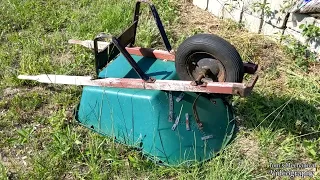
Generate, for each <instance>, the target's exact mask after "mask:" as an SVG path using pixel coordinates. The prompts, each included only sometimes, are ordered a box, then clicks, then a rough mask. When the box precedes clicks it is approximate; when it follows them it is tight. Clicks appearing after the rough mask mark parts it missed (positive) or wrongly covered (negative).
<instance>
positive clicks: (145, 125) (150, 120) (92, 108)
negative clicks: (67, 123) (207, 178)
mask: <svg viewBox="0 0 320 180" xmlns="http://www.w3.org/2000/svg"><path fill="white" fill-rule="evenodd" d="M132 57H133V58H134V59H135V61H136V62H137V63H138V65H139V66H140V67H141V69H142V70H143V71H144V72H145V73H146V74H147V75H149V76H151V77H154V78H156V79H168V80H173V79H178V77H177V74H176V71H175V65H174V62H170V61H162V60H159V59H153V58H146V57H141V56H135V55H133V56H132ZM99 77H100V78H106V77H114V78H139V77H138V76H137V74H136V73H135V72H134V70H133V69H132V68H131V66H130V65H129V63H128V62H127V61H126V60H125V58H124V57H123V56H122V55H120V56H118V57H117V58H116V59H115V60H114V61H113V62H111V63H110V64H109V65H108V66H107V67H106V68H105V69H104V70H103V71H101V72H100V74H99ZM180 93H181V92H173V97H174V98H173V100H174V115H175V116H174V120H173V122H169V120H168V119H169V118H168V117H169V98H168V92H164V91H158V90H141V89H125V88H105V87H89V86H86V87H84V88H83V92H82V97H81V101H80V104H79V106H78V110H77V113H76V119H77V120H78V121H79V122H80V123H81V124H82V125H84V126H86V127H88V128H90V129H92V130H94V131H96V132H98V133H100V134H103V135H106V136H108V137H112V138H116V140H117V141H118V142H120V143H124V144H126V145H129V146H134V147H138V148H141V150H142V152H143V153H144V154H146V155H148V156H149V157H153V159H156V160H158V161H161V162H163V163H164V164H167V165H178V164H181V163H183V162H191V161H203V160H207V159H210V158H212V157H214V156H215V154H216V153H217V152H218V151H219V150H221V149H222V148H223V147H224V146H225V145H226V144H227V143H228V142H229V141H230V139H231V137H232V135H233V132H234V129H235V123H234V120H233V119H234V118H233V113H232V110H231V108H230V107H229V106H228V105H227V104H226V103H225V102H223V101H222V100H221V99H215V103H213V102H211V101H210V100H208V99H207V98H204V97H202V96H201V97H200V98H199V99H198V101H197V110H198V114H199V118H200V120H201V122H202V123H203V127H204V128H203V129H202V130H199V129H198V126H197V123H196V121H195V119H194V115H193V111H192V104H193V103H194V100H195V99H196V97H197V94H195V93H185V96H184V97H183V99H182V100H181V101H180V102H177V101H176V98H177V97H178V96H179V94H180ZM182 105H183V108H182V113H181V117H180V121H179V124H178V126H177V128H176V129H175V131H173V130H172V129H171V128H172V126H173V124H174V121H175V119H176V117H177V116H178V115H179V112H180V109H181V107H182ZM185 113H188V114H189V123H190V131H188V130H186V118H185ZM205 136H212V138H210V139H207V140H202V138H203V137H205Z"/></svg>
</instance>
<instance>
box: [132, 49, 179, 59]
mask: <svg viewBox="0 0 320 180" xmlns="http://www.w3.org/2000/svg"><path fill="white" fill-rule="evenodd" d="M126 50H127V51H128V52H129V53H130V54H133V55H138V56H144V57H151V58H157V59H163V60H168V61H174V60H175V56H174V54H171V53H169V52H168V51H162V50H154V49H150V48H141V47H126Z"/></svg>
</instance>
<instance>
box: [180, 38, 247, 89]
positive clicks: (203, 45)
mask: <svg viewBox="0 0 320 180" xmlns="http://www.w3.org/2000/svg"><path fill="white" fill-rule="evenodd" d="M199 52H200V53H206V54H209V55H210V56H212V57H213V58H214V59H216V60H218V61H219V62H220V63H221V64H222V65H223V67H224V70H225V71H224V72H225V74H224V77H225V78H224V79H225V80H224V81H223V82H239V83H241V82H242V80H243V76H244V67H243V62H242V59H241V57H240V55H239V53H238V51H237V50H236V48H235V47H234V46H232V45H231V44H230V43H229V42H227V41H226V40H224V39H223V38H221V37H219V36H217V35H213V34H196V35H194V36H191V37H189V38H188V39H186V40H185V41H184V42H183V43H182V44H181V45H180V46H179V48H178V49H177V52H176V58H175V67H176V71H177V74H178V76H179V78H180V79H181V80H195V77H193V75H192V74H190V72H189V70H188V63H190V62H188V59H189V57H190V56H191V55H192V54H194V53H199Z"/></svg>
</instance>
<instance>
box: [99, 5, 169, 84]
mask: <svg viewBox="0 0 320 180" xmlns="http://www.w3.org/2000/svg"><path fill="white" fill-rule="evenodd" d="M141 3H146V4H148V5H149V7H150V10H151V12H152V15H153V17H154V19H155V22H156V24H157V27H158V29H159V32H160V35H161V37H162V40H163V42H164V44H165V46H166V48H167V50H168V52H171V51H172V47H171V44H170V42H169V40H168V37H167V34H166V32H165V29H164V27H163V24H162V21H161V19H160V17H159V14H158V11H157V9H156V7H155V6H154V5H153V4H152V3H151V2H149V1H147V0H138V1H137V2H136V7H135V11H134V18H133V23H132V24H131V25H130V26H129V28H127V29H126V30H125V31H124V32H123V33H122V34H121V35H120V36H119V37H118V38H116V37H111V38H112V43H111V44H110V45H109V46H108V47H107V48H106V49H104V50H102V51H101V52H99V49H98V41H101V40H103V39H105V38H108V37H110V36H108V35H105V34H100V35H98V36H97V37H96V38H95V39H94V53H95V62H96V63H95V66H96V75H97V76H98V74H99V71H100V69H102V68H103V67H105V66H106V65H107V64H108V63H109V62H110V61H111V60H112V59H114V58H115V57H116V56H117V55H118V54H119V53H122V54H123V55H124V57H125V58H126V59H127V61H128V62H129V64H130V65H131V66H132V68H133V69H134V70H135V72H136V73H137V74H138V75H139V77H140V78H141V79H143V80H144V81H146V82H150V83H152V82H154V81H155V79H153V78H151V77H149V76H147V75H146V74H145V73H144V72H143V71H142V70H141V68H140V67H139V66H138V64H137V63H136V62H135V61H134V59H133V58H132V57H131V55H130V53H129V52H128V51H127V50H126V48H125V47H127V46H129V47H133V45H134V43H135V40H136V34H137V28H138V22H139V16H140V6H141ZM115 47H116V48H115Z"/></svg>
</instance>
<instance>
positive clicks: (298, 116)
mask: <svg viewBox="0 0 320 180" xmlns="http://www.w3.org/2000/svg"><path fill="white" fill-rule="evenodd" d="M236 114H237V115H239V116H240V118H241V122H240V126H243V127H245V128H248V129H255V128H259V127H264V128H271V129H272V130H279V129H282V130H285V131H286V132H288V133H289V132H290V133H292V134H295V135H303V134H308V133H310V136H305V137H304V138H313V137H318V136H319V135H320V134H319V133H316V132H317V131H319V130H320V109H319V108H317V107H316V106H315V105H314V104H312V103H309V102H306V101H303V100H298V99H293V98H291V97H289V96H281V97H277V96H262V95H260V94H258V93H253V94H251V95H250V96H249V97H247V98H246V99H243V100H241V101H240V103H239V104H238V105H237V106H236Z"/></svg>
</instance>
